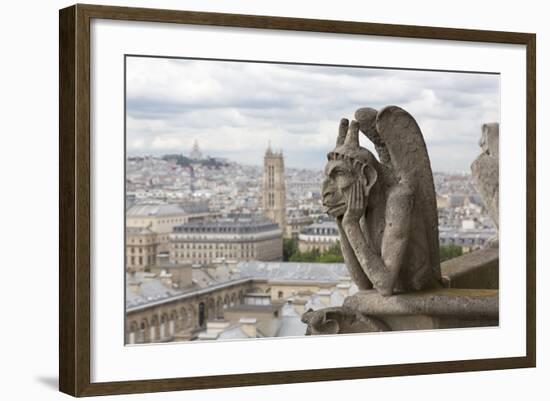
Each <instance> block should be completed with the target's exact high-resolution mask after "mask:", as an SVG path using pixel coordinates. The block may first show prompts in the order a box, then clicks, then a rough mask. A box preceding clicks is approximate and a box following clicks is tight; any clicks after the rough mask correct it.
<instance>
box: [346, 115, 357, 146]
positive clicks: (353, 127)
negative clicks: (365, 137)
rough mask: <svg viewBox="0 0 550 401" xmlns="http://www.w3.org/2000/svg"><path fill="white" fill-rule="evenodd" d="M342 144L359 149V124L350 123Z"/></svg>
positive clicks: (355, 122)
mask: <svg viewBox="0 0 550 401" xmlns="http://www.w3.org/2000/svg"><path fill="white" fill-rule="evenodd" d="M344 144H346V145H348V146H350V147H352V148H358V147H359V123H358V122H357V121H355V120H353V121H352V122H351V124H350V127H349V130H348V134H347V135H346V140H345V141H344Z"/></svg>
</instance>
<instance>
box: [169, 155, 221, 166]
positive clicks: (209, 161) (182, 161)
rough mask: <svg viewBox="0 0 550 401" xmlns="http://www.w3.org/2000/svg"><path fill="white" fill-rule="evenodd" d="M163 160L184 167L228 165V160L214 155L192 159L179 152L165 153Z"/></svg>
mask: <svg viewBox="0 0 550 401" xmlns="http://www.w3.org/2000/svg"><path fill="white" fill-rule="evenodd" d="M162 160H165V161H171V162H175V163H176V164H177V165H178V166H182V167H187V166H190V165H191V164H201V165H203V166H206V167H211V168H220V167H223V166H227V165H228V163H227V162H224V161H221V160H218V159H216V158H214V157H206V158H203V159H200V160H192V159H190V158H189V157H186V156H184V155H178V154H169V155H164V156H162Z"/></svg>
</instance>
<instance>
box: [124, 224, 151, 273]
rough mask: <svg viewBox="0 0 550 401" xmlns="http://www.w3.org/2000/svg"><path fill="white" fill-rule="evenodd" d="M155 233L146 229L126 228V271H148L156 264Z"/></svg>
mask: <svg viewBox="0 0 550 401" xmlns="http://www.w3.org/2000/svg"><path fill="white" fill-rule="evenodd" d="M158 244H159V243H158V239H157V233H155V232H153V231H151V230H150V229H149V228H147V227H126V270H127V271H148V270H149V268H150V267H151V266H153V265H154V264H155V262H156V255H157V251H158Z"/></svg>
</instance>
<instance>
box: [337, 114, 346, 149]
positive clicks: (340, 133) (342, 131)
mask: <svg viewBox="0 0 550 401" xmlns="http://www.w3.org/2000/svg"><path fill="white" fill-rule="evenodd" d="M348 127H349V121H348V119H347V118H342V119H341V120H340V128H339V129H338V138H337V139H336V146H341V145H343V144H344V141H345V140H346V134H347V133H348Z"/></svg>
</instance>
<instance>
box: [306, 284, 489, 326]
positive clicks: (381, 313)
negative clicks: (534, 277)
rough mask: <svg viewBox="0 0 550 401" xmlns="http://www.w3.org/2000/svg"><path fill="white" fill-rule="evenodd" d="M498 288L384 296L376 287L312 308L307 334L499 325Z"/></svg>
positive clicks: (307, 320) (307, 316)
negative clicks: (341, 301) (339, 304)
mask: <svg viewBox="0 0 550 401" xmlns="http://www.w3.org/2000/svg"><path fill="white" fill-rule="evenodd" d="M498 304H499V300H498V290H483V289H477V290H476V289H436V290H428V291H418V292H409V293H406V294H396V295H393V296H392V297H383V296H381V295H380V294H379V293H378V292H376V291H374V290H366V291H361V292H359V293H357V294H355V295H352V296H350V297H348V298H346V300H345V302H344V305H343V306H342V307H339V308H327V309H321V310H318V311H315V312H313V311H310V312H308V313H306V314H304V316H303V318H302V320H303V321H304V322H305V323H307V324H308V329H307V333H306V334H308V335H312V334H348V333H370V332H378V331H400V330H432V329H448V328H460V327H487V326H498V324H499V312H498Z"/></svg>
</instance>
